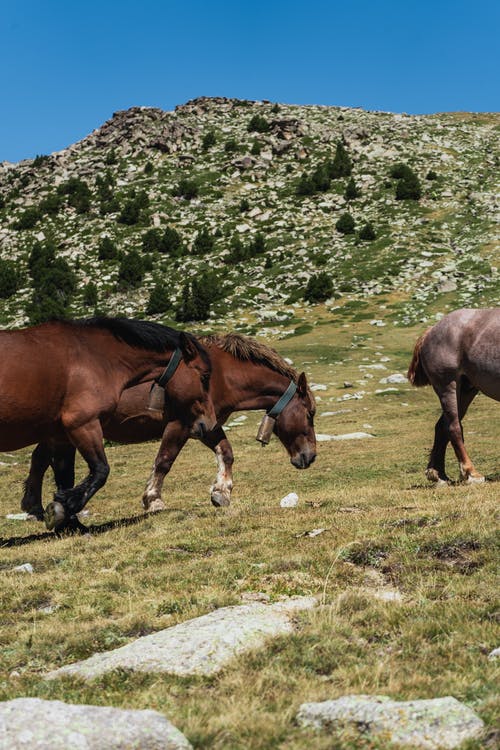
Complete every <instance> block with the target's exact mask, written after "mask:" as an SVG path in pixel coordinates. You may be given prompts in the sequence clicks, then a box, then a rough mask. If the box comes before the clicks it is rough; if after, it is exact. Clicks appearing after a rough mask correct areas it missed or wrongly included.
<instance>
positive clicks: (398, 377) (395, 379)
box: [378, 372, 408, 385]
mask: <svg viewBox="0 0 500 750" xmlns="http://www.w3.org/2000/svg"><path fill="white" fill-rule="evenodd" d="M378 382H379V383H382V384H383V385H387V384H388V383H407V382H408V378H407V377H406V375H402V374H401V373H400V372H395V373H394V374H393V375H388V376H387V377H386V378H382V380H379V381H378Z"/></svg>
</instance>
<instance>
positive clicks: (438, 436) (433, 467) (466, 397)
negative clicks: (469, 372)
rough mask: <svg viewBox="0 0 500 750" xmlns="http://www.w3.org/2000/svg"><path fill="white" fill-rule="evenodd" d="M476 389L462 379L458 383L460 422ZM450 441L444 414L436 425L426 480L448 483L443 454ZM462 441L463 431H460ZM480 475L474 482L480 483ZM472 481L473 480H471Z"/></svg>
mask: <svg viewBox="0 0 500 750" xmlns="http://www.w3.org/2000/svg"><path fill="white" fill-rule="evenodd" d="M478 392H479V391H478V390H477V388H474V386H473V385H471V383H470V382H469V381H468V380H467V379H466V378H464V377H462V379H461V381H460V388H459V392H458V416H459V419H460V422H462V419H463V418H464V417H465V415H466V414H467V409H468V408H469V406H470V405H471V403H472V402H473V401H474V399H475V397H476V396H477V394H478ZM449 441H450V437H449V434H448V427H447V423H446V420H445V417H444V414H442V415H441V417H440V418H439V419H438V421H437V423H436V430H435V439H434V445H433V447H432V451H431V455H430V458H429V465H428V467H427V478H428V479H430V480H431V481H433V482H442V481H444V482H448V481H449V479H448V477H447V476H446V472H445V468H444V466H445V463H444V462H445V454H446V447H447V445H448V443H449ZM462 441H463V429H462ZM479 477H480V475H478V474H477V472H476V477H475V481H482V480H481V479H480V478H479ZM472 481H474V479H473V480H472Z"/></svg>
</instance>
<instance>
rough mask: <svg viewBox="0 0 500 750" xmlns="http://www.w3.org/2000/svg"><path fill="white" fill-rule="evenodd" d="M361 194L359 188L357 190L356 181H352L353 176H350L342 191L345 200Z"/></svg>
mask: <svg viewBox="0 0 500 750" xmlns="http://www.w3.org/2000/svg"><path fill="white" fill-rule="evenodd" d="M360 195H361V190H359V189H358V188H357V187H356V183H355V182H354V178H353V177H351V179H350V180H349V182H348V183H347V185H346V188H345V192H344V198H345V199H346V201H351V200H354V199H355V198H359V196H360Z"/></svg>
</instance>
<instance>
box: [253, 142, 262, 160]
mask: <svg viewBox="0 0 500 750" xmlns="http://www.w3.org/2000/svg"><path fill="white" fill-rule="evenodd" d="M261 150H262V146H261V145H260V142H259V141H258V140H254V142H253V143H252V148H251V149H250V153H251V154H252V156H260V152H261Z"/></svg>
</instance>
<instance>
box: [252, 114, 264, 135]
mask: <svg viewBox="0 0 500 750" xmlns="http://www.w3.org/2000/svg"><path fill="white" fill-rule="evenodd" d="M247 130H248V132H249V133H267V131H268V130H269V123H268V121H267V120H266V118H265V117H263V116H262V115H254V116H253V117H252V119H251V120H250V122H249V123H248V125H247Z"/></svg>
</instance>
